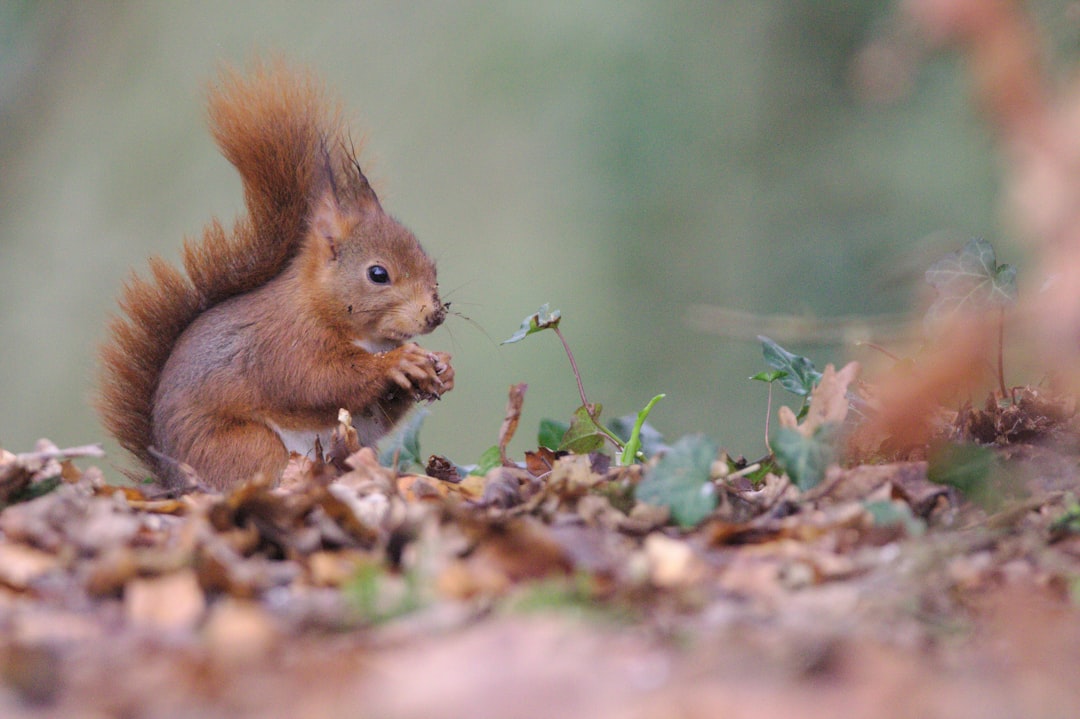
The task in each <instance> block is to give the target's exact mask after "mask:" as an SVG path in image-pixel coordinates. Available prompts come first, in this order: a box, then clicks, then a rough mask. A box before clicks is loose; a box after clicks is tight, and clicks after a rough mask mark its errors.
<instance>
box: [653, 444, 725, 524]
mask: <svg viewBox="0 0 1080 719" xmlns="http://www.w3.org/2000/svg"><path fill="white" fill-rule="evenodd" d="M716 454H717V446H716V444H715V443H714V442H713V441H712V440H710V439H708V438H707V437H705V436H703V435H700V434H696V435H687V436H686V437H682V438H680V439H679V441H678V442H676V443H675V444H674V445H672V447H671V449H669V450H668V451H667V452H666V453H665V454H664V456H663V457H661V458H660V459H659V460H658V461H657V463H656V464H655V465H654V466H653V467H651V468H649V469H648V470H647V471H646V473H645V479H643V480H642V481H641V483H640V484H639V485H638V486H637V490H636V491H635V496H636V497H637V499H638V501H641V502H646V503H648V504H654V505H657V506H660V507H667V508H668V509H669V510H671V518H672V519H673V520H675V522H676V523H677V524H678V525H679V526H681V527H693V526H695V525H697V524H699V523H700V522H701V521H702V520H704V519H705V518H706V517H708V516H709V515H710V514H711V513H712V511H713V510H714V509H716V502H717V499H716V487H714V486H713V483H712V482H711V481H710V472H711V470H712V463H713V462H714V461H715V460H716Z"/></svg>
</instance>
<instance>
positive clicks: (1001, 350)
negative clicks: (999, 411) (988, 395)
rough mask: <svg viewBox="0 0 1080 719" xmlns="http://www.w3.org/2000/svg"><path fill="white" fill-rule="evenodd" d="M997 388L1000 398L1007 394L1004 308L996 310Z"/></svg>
mask: <svg viewBox="0 0 1080 719" xmlns="http://www.w3.org/2000/svg"><path fill="white" fill-rule="evenodd" d="M997 370H998V389H1000V390H1001V398H1002V399H1005V398H1006V397H1008V396H1009V390H1008V389H1006V387H1005V308H1004V307H1002V308H1001V309H1000V310H999V312H998V356H997Z"/></svg>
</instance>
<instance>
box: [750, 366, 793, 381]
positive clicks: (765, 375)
mask: <svg viewBox="0 0 1080 719" xmlns="http://www.w3.org/2000/svg"><path fill="white" fill-rule="evenodd" d="M787 376H788V373H787V372H785V371H784V370H782V369H774V370H772V371H771V372H765V371H761V372H758V373H757V374H756V375H753V376H752V377H750V379H752V380H757V381H758V382H764V383H766V384H769V383H771V382H775V381H776V380H778V379H783V378H785V377H787Z"/></svg>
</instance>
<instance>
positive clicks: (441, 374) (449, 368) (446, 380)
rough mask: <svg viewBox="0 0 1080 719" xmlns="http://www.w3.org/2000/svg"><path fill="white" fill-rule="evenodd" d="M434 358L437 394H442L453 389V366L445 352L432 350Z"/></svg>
mask: <svg viewBox="0 0 1080 719" xmlns="http://www.w3.org/2000/svg"><path fill="white" fill-rule="evenodd" d="M431 356H432V357H433V358H434V359H435V374H436V375H437V376H438V378H439V382H440V385H441V387H440V389H439V393H438V394H439V395H440V396H441V395H444V394H446V393H447V392H449V391H450V390H452V389H454V366H453V365H451V364H450V355H449V354H447V353H446V352H432V353H431Z"/></svg>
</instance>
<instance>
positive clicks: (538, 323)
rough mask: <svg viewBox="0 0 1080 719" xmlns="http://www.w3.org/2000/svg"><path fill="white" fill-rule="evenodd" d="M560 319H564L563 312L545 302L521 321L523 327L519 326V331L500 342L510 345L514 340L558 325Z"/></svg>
mask: <svg viewBox="0 0 1080 719" xmlns="http://www.w3.org/2000/svg"><path fill="white" fill-rule="evenodd" d="M560 319H562V312H559V310H553V309H551V308H550V307H549V306H548V303H547V302H545V303H544V304H543V305H541V306H540V309H538V310H537V311H536V312H534V313H532V314H531V315H529V316H528V317H526V318H525V319H524V320H522V321H521V327H519V328H518V331H517V332H515V333H514V334H512V335H511V336H510V337H509V338H507V339H505V340H503V341H502V342H500V343H499V344H504V345H508V344H512V343H514V342H520V341H521V340H523V339H525V338H526V337H528V336H529V335H533V334H536V333H537V332H540V331H542V330H546V329H548V328H549V327H558V326H559V320H560Z"/></svg>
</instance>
